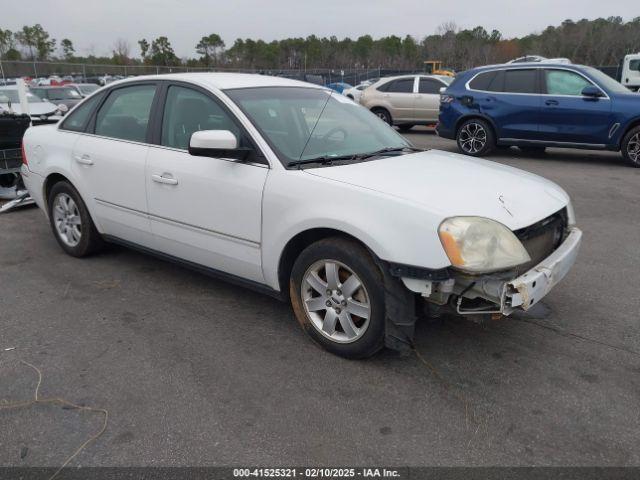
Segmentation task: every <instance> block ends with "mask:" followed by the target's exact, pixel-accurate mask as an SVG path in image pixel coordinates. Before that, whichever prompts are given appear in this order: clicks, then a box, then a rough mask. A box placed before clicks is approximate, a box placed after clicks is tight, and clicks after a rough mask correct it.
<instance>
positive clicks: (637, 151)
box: [627, 132, 640, 163]
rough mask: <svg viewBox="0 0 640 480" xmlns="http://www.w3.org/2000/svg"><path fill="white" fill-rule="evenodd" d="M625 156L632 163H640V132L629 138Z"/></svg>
mask: <svg viewBox="0 0 640 480" xmlns="http://www.w3.org/2000/svg"><path fill="white" fill-rule="evenodd" d="M627 154H628V155H629V158H630V159H631V161H632V162H633V163H638V162H640V132H639V133H636V134H635V135H634V136H633V137H631V139H630V140H629V143H627Z"/></svg>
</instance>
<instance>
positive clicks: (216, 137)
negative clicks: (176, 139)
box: [189, 130, 253, 161]
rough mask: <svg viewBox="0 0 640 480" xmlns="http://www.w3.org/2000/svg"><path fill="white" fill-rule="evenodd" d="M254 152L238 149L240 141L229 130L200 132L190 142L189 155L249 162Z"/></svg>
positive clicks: (194, 134) (195, 133)
mask: <svg viewBox="0 0 640 480" xmlns="http://www.w3.org/2000/svg"><path fill="white" fill-rule="evenodd" d="M252 152H253V150H251V149H250V148H240V147H238V139H237V138H236V136H235V135H234V134H233V133H232V132H230V131H229V130H200V131H199V132H193V134H192V135H191V139H190V140H189V154H190V155H194V156H197V157H213V158H235V159H238V160H242V161H245V160H247V159H248V158H249V157H250V155H251V153H252Z"/></svg>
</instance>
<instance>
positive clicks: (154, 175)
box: [146, 83, 269, 282]
mask: <svg viewBox="0 0 640 480" xmlns="http://www.w3.org/2000/svg"><path fill="white" fill-rule="evenodd" d="M163 97H165V100H164V102H163V105H164V107H163V112H161V114H159V118H161V119H162V120H161V122H159V129H160V131H159V132H158V133H159V135H158V137H157V141H156V143H157V145H154V146H151V147H150V151H149V160H148V163H147V168H146V190H147V197H148V203H149V215H150V219H151V228H152V231H153V234H154V242H155V248H156V249H157V250H160V251H161V252H164V253H167V254H169V255H172V256H174V257H178V258H181V259H184V260H188V261H190V262H194V263H197V264H199V265H204V266H206V267H209V268H212V269H215V270H219V271H222V272H226V273H230V274H232V275H235V276H239V277H243V278H246V279H250V280H252V281H256V282H262V281H263V280H264V279H263V275H262V263H261V258H260V241H261V219H262V190H263V188H264V183H265V181H266V178H267V174H268V172H269V168H268V165H266V164H256V163H246V162H242V161H239V160H234V159H229V158H210V157H199V156H193V155H190V154H189V152H188V151H187V149H188V146H189V141H190V139H191V135H192V134H193V132H195V131H199V130H229V131H231V132H232V133H233V134H235V135H236V137H237V138H238V139H239V144H240V146H248V147H249V146H251V147H253V145H252V144H251V142H250V140H249V138H248V135H247V134H246V133H245V132H244V130H243V129H242V128H241V127H240V123H239V121H237V120H236V118H235V116H234V115H233V114H232V113H231V112H230V111H229V110H228V109H227V108H226V107H225V106H224V105H223V104H222V102H221V101H220V100H219V99H217V98H215V96H214V95H213V94H212V93H210V92H207V91H205V90H202V89H199V88H197V87H194V86H191V85H188V84H177V83H176V84H170V85H168V87H167V88H166V91H165V92H164V93H163Z"/></svg>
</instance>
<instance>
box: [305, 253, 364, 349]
mask: <svg viewBox="0 0 640 480" xmlns="http://www.w3.org/2000/svg"><path fill="white" fill-rule="evenodd" d="M300 294H301V296H302V304H303V305H304V310H305V313H306V315H307V317H308V318H309V320H310V321H311V324H312V325H313V327H314V328H315V329H316V330H317V331H318V332H320V333H321V334H322V335H323V336H325V337H327V338H329V339H330V340H332V341H334V342H336V343H352V342H355V341H356V340H358V339H359V338H361V337H362V335H364V333H365V331H366V330H367V327H368V326H369V319H370V318H371V302H370V299H369V294H368V292H367V289H366V288H365V286H364V284H363V283H362V281H361V280H360V278H359V277H358V276H357V275H356V274H355V273H354V272H353V270H351V269H350V268H349V267H348V266H347V265H345V264H343V263H341V262H338V261H336V260H319V261H317V262H315V263H314V264H313V265H311V266H310V267H309V268H308V269H307V271H306V272H305V274H304V276H303V278H302V285H301V288H300Z"/></svg>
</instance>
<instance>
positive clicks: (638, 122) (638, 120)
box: [616, 117, 640, 150]
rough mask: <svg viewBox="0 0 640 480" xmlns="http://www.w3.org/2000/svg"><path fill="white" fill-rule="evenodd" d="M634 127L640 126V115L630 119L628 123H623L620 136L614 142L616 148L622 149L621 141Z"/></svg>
mask: <svg viewBox="0 0 640 480" xmlns="http://www.w3.org/2000/svg"><path fill="white" fill-rule="evenodd" d="M636 127H640V117H636V118H634V119H632V120H631V121H630V122H629V123H627V125H625V127H624V129H623V130H622V134H621V135H620V138H619V139H618V141H617V142H616V144H617V146H618V150H621V149H622V142H623V141H624V138H625V137H626V136H627V134H628V133H629V132H630V131H631V130H633V129H634V128H636Z"/></svg>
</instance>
